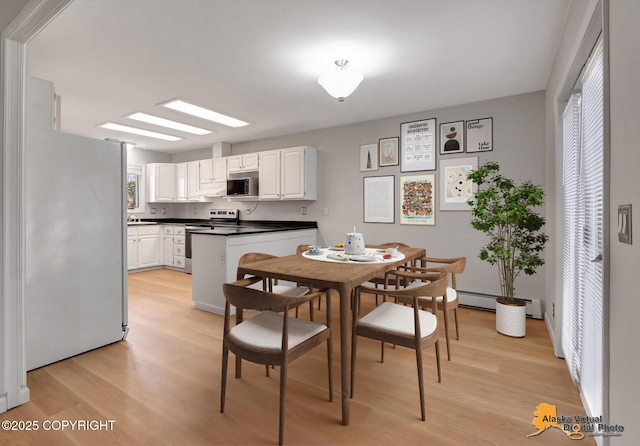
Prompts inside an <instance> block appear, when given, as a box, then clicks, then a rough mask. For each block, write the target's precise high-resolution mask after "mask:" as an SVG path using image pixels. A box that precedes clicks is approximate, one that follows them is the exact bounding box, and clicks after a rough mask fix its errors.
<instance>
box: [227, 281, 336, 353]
mask: <svg viewBox="0 0 640 446" xmlns="http://www.w3.org/2000/svg"><path fill="white" fill-rule="evenodd" d="M274 288H275V286H274ZM282 318H283V315H282V314H279V313H274V312H273V311H262V312H260V313H258V314H257V315H255V316H254V317H252V318H251V319H247V320H245V321H243V322H242V323H241V324H240V325H236V326H235V327H233V328H232V329H231V330H230V331H229V334H228V336H229V338H230V339H231V340H233V341H234V342H236V343H238V344H240V345H242V346H244V347H250V348H252V349H259V350H262V351H265V352H274V353H275V352H279V351H280V350H281V348H282V322H283V321H282ZM326 329H327V326H326V325H324V324H320V323H317V322H312V321H307V320H304V319H296V318H289V344H288V345H289V349H292V348H293V347H296V346H297V345H299V344H301V343H303V342H304V341H306V340H307V339H309V338H311V337H313V336H315V335H317V334H318V333H321V332H322V331H323V330H326Z"/></svg>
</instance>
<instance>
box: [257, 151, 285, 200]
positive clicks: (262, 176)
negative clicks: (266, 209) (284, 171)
mask: <svg viewBox="0 0 640 446" xmlns="http://www.w3.org/2000/svg"><path fill="white" fill-rule="evenodd" d="M260 166H261V169H260V173H259V177H258V184H259V187H258V191H259V195H260V199H261V200H280V150H271V151H268V152H260Z"/></svg>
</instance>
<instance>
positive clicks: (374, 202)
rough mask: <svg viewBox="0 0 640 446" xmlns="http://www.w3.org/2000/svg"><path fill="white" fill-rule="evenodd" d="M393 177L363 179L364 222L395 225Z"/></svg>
mask: <svg viewBox="0 0 640 446" xmlns="http://www.w3.org/2000/svg"><path fill="white" fill-rule="evenodd" d="M395 179H396V177H395V176H394V175H389V176H384V177H364V197H363V200H362V201H363V202H364V222H365V223H395V198H396V192H395V190H394V188H395V183H396V182H395Z"/></svg>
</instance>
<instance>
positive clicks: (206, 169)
mask: <svg viewBox="0 0 640 446" xmlns="http://www.w3.org/2000/svg"><path fill="white" fill-rule="evenodd" d="M199 167H200V187H201V188H203V187H204V188H206V186H207V185H208V184H213V160H212V159H206V160H200V162H199Z"/></svg>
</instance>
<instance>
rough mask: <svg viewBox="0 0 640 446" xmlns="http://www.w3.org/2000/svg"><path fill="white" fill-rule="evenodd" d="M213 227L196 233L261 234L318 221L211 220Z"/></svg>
mask: <svg viewBox="0 0 640 446" xmlns="http://www.w3.org/2000/svg"><path fill="white" fill-rule="evenodd" d="M142 221H144V222H156V223H158V224H174V225H182V224H184V225H186V224H193V223H198V224H202V223H211V221H210V220H208V219H191V218H145V219H143V220H142ZM213 226H214V227H213V229H204V228H203V229H202V230H198V231H197V233H198V234H209V235H247V234H262V233H267V232H281V231H291V230H298V229H315V228H317V227H318V222H315V221H290V220H248V221H240V222H239V224H238V225H233V224H230V223H222V224H220V225H219V226H216V224H215V222H213Z"/></svg>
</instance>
